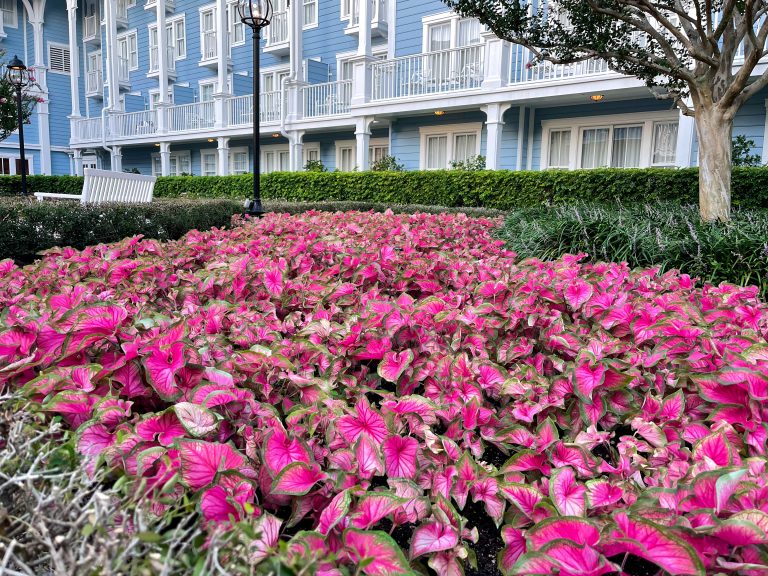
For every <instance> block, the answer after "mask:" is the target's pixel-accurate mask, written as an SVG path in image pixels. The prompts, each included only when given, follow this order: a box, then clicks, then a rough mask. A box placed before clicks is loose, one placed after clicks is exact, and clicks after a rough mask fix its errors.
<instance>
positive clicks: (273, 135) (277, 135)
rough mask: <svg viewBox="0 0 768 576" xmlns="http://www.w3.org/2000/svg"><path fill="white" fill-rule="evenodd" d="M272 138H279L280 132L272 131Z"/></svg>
mask: <svg viewBox="0 0 768 576" xmlns="http://www.w3.org/2000/svg"><path fill="white" fill-rule="evenodd" d="M272 138H280V133H279V132H275V133H273V134H272Z"/></svg>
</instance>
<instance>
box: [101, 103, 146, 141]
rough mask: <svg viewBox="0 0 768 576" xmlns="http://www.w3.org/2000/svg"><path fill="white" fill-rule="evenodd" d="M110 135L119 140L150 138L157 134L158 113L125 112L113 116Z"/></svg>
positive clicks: (143, 111)
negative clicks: (140, 137) (139, 137)
mask: <svg viewBox="0 0 768 576" xmlns="http://www.w3.org/2000/svg"><path fill="white" fill-rule="evenodd" d="M110 125H111V130H110V132H109V135H110V136H111V137H117V138H130V137H133V136H149V135H152V134H155V133H156V132H157V112H156V111H155V110H142V111H141V112H124V113H122V114H114V115H112V116H111V122H110Z"/></svg>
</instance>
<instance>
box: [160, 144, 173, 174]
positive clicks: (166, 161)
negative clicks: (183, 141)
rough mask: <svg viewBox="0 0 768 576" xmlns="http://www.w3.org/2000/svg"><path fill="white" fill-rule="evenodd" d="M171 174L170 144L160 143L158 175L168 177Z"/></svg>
mask: <svg viewBox="0 0 768 576" xmlns="http://www.w3.org/2000/svg"><path fill="white" fill-rule="evenodd" d="M170 173H171V143H170V142H160V174H161V175H162V176H168V175H169V174H170Z"/></svg>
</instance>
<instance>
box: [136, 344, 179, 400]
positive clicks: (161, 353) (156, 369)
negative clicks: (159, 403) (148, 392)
mask: <svg viewBox="0 0 768 576" xmlns="http://www.w3.org/2000/svg"><path fill="white" fill-rule="evenodd" d="M184 364H185V360H184V343H183V342H176V343H174V344H171V345H170V346H169V347H167V348H155V349H153V350H152V353H151V354H150V355H149V356H148V357H145V359H144V369H145V370H146V373H147V379H148V380H149V383H150V385H151V386H152V388H154V389H155V392H157V394H158V395H159V396H160V398H162V399H163V400H166V401H168V402H174V401H176V400H178V399H179V398H181V396H182V391H181V389H180V388H179V387H178V386H177V384H176V374H178V373H179V372H180V371H181V369H182V368H183V367H184Z"/></svg>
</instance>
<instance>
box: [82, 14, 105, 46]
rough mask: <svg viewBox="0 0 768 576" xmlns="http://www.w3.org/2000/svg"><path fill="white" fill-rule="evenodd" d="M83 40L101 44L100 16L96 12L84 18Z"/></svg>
mask: <svg viewBox="0 0 768 576" xmlns="http://www.w3.org/2000/svg"><path fill="white" fill-rule="evenodd" d="M83 42H93V43H95V44H101V30H100V26H99V17H98V16H97V15H96V14H92V15H91V16H86V17H85V18H83Z"/></svg>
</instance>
